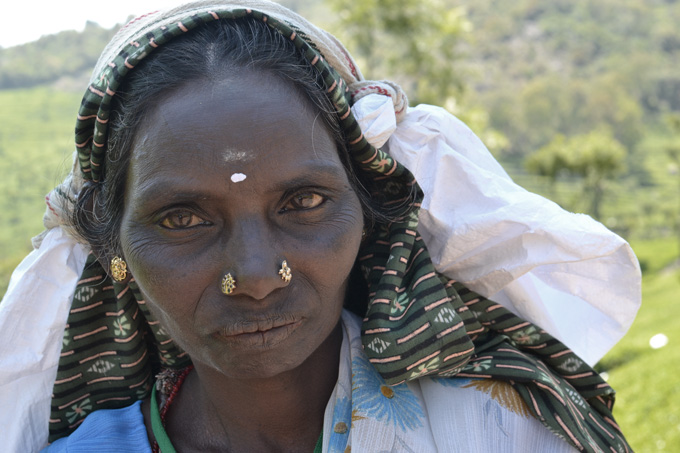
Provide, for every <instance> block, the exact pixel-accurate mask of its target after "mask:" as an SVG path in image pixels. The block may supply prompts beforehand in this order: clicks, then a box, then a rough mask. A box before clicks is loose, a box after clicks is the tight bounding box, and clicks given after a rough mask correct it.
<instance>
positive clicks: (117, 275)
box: [111, 256, 127, 282]
mask: <svg viewBox="0 0 680 453" xmlns="http://www.w3.org/2000/svg"><path fill="white" fill-rule="evenodd" d="M111 277H113V279H114V280H115V281H117V282H122V281H123V280H125V278H126V277H127V264H126V263H125V261H124V260H123V258H121V257H120V256H114V257H113V259H112V260H111Z"/></svg>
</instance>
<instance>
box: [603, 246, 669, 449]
mask: <svg viewBox="0 0 680 453" xmlns="http://www.w3.org/2000/svg"><path fill="white" fill-rule="evenodd" d="M632 245H633V249H634V250H635V252H636V253H637V255H638V257H639V259H640V261H641V262H642V263H643V265H644V266H645V268H646V269H645V271H644V274H643V280H642V300H643V303H642V307H641V308H640V311H639V313H638V316H637V318H636V320H635V322H634V323H633V325H632V327H631V329H630V331H629V332H628V334H627V335H626V336H625V337H624V338H623V339H622V340H621V341H620V342H619V343H618V344H617V345H616V346H615V347H614V348H613V349H612V350H611V351H610V352H609V354H607V355H606V356H605V357H604V358H603V359H602V360H601V361H600V363H599V364H598V366H597V368H598V370H603V371H606V372H607V373H608V375H609V378H608V381H609V383H610V384H611V385H612V387H614V389H616V391H617V400H616V406H615V407H614V416H615V417H616V420H617V421H618V423H619V424H620V425H621V428H622V429H623V432H624V433H625V434H626V436H627V438H628V440H629V442H630V444H631V446H632V447H633V448H634V449H635V451H639V452H657V451H659V452H678V451H680V346H679V345H680V297H678V294H679V293H680V269H678V267H677V266H675V265H674V263H675V262H676V260H677V258H678V241H677V240H676V239H665V240H663V239H656V240H650V241H641V242H634V243H633V244H632ZM645 263H646V264H645ZM658 333H663V334H665V335H666V336H667V337H668V344H667V345H666V346H665V347H663V348H660V349H652V348H651V347H650V345H649V339H650V338H651V337H652V336H654V335H656V334H658Z"/></svg>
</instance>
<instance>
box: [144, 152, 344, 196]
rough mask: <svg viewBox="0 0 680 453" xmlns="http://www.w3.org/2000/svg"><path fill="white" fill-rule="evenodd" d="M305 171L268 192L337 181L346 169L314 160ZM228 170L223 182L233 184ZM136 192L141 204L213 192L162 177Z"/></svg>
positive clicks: (206, 194) (281, 182) (209, 194)
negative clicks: (160, 199)
mask: <svg viewBox="0 0 680 453" xmlns="http://www.w3.org/2000/svg"><path fill="white" fill-rule="evenodd" d="M305 168H306V170H307V171H305V173H303V174H300V175H299V176H296V177H293V178H290V179H285V180H283V181H280V182H277V183H275V184H274V185H273V186H271V187H270V188H268V190H267V191H268V192H285V191H286V190H290V189H292V188H295V187H304V186H316V185H324V183H325V182H326V181H329V178H330V181H331V182H339V181H340V180H341V179H342V178H343V177H345V180H347V181H348V179H347V178H346V170H345V168H344V167H343V166H342V164H339V165H336V164H332V163H329V162H316V161H315V162H314V163H313V164H308V165H306V166H305ZM228 173H229V172H225V184H233V183H232V182H231V181H230V180H229V174H228ZM144 186H146V187H142V188H141V189H140V191H139V192H138V196H137V200H138V201H140V202H141V203H142V204H146V203H148V202H150V201H154V200H157V199H158V198H160V197H162V198H163V200H164V202H171V203H172V202H180V201H186V200H192V199H197V198H201V199H210V198H213V197H214V193H211V192H210V191H205V190H203V187H202V188H200V189H198V190H192V188H191V187H190V186H183V187H181V188H180V190H179V191H178V190H177V188H178V186H177V181H174V180H168V179H163V180H162V181H159V182H153V180H151V181H149V182H147V183H146V184H144Z"/></svg>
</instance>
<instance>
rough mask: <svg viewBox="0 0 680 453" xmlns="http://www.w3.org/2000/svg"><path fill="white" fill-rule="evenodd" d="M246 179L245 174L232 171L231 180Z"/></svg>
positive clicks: (239, 180)
mask: <svg viewBox="0 0 680 453" xmlns="http://www.w3.org/2000/svg"><path fill="white" fill-rule="evenodd" d="M244 179H246V175H244V174H243V173H234V174H233V175H231V182H241V181H243V180H244Z"/></svg>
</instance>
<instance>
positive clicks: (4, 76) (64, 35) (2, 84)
mask: <svg viewBox="0 0 680 453" xmlns="http://www.w3.org/2000/svg"><path fill="white" fill-rule="evenodd" d="M117 29H118V27H114V28H112V29H110V30H107V29H105V28H102V27H100V26H99V25H97V24H95V23H92V22H88V23H87V25H86V26H85V31H84V32H83V33H79V32H76V31H72V30H71V31H64V32H61V33H57V34H55V35H49V36H43V37H42V38H40V39H39V40H38V41H35V42H32V43H28V44H24V45H21V46H16V47H10V48H8V49H1V48H0V89H12V88H25V87H32V86H36V85H40V84H45V83H50V84H51V83H54V82H56V81H57V80H60V79H64V78H77V79H79V80H81V79H83V76H84V75H85V80H87V75H88V74H89V73H90V72H91V71H92V68H93V67H94V65H95V63H96V62H97V58H99V54H100V53H101V51H102V49H103V48H104V46H105V45H106V43H107V42H109V40H110V39H111V37H112V36H113V34H114V33H115V31H116V30H117ZM78 89H79V90H81V89H84V85H82V84H78Z"/></svg>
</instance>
